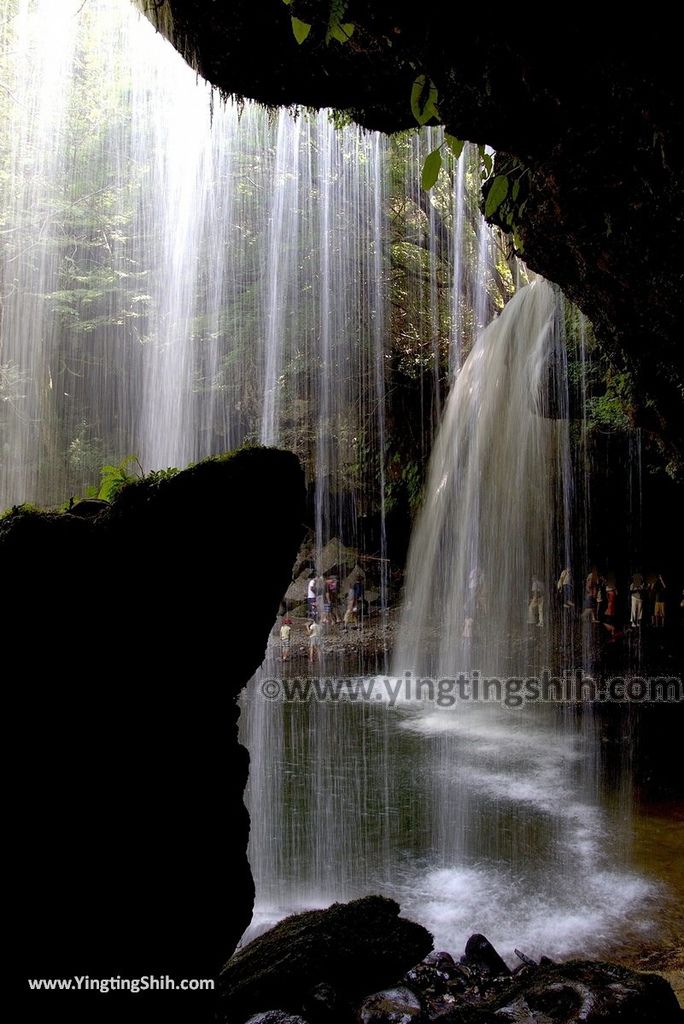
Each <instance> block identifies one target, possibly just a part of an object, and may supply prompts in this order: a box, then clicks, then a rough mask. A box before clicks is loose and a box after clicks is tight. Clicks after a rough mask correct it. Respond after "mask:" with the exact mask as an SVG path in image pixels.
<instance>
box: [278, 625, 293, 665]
mask: <svg viewBox="0 0 684 1024" xmlns="http://www.w3.org/2000/svg"><path fill="white" fill-rule="evenodd" d="M291 632H292V619H287V618H286V619H283V623H282V625H281V627H280V656H281V658H282V660H283V661H287V660H288V658H289V657H290V633H291Z"/></svg>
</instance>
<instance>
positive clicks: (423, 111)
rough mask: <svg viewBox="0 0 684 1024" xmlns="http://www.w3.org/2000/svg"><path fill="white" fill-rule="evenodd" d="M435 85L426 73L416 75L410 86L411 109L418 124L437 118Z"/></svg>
mask: <svg viewBox="0 0 684 1024" xmlns="http://www.w3.org/2000/svg"><path fill="white" fill-rule="evenodd" d="M437 98H438V93H437V87H436V86H435V84H434V83H433V82H431V81H430V79H429V78H428V77H427V75H418V77H417V78H416V80H415V82H414V83H413V85H412V86H411V111H412V113H413V116H414V117H415V119H416V121H417V122H418V124H419V125H424V124H427V123H428V121H432V120H433V119H434V120H435V121H437V120H439V112H438V110H437Z"/></svg>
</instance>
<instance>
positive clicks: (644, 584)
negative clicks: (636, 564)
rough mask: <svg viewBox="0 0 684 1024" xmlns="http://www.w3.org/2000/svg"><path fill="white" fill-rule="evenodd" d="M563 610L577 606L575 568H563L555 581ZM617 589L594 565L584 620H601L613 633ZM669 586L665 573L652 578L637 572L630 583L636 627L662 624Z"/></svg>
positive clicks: (588, 579)
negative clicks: (573, 577)
mask: <svg viewBox="0 0 684 1024" xmlns="http://www.w3.org/2000/svg"><path fill="white" fill-rule="evenodd" d="M556 588H557V591H558V595H559V597H560V599H561V601H562V605H563V608H564V610H566V611H572V610H574V608H575V601H574V596H573V594H574V592H573V580H572V572H571V570H570V568H569V566H566V568H565V569H563V571H562V573H561V575H560V577H559V579H558V582H557V584H556ZM617 598H618V589H617V586H616V584H615V581H614V580H609V579H606V577H605V576H603V575H602V574H601V573H599V572H598V570H597V569H596V568H592V569H591V571H590V572H589V574H588V576H587V577H586V579H585V581H584V593H583V596H582V612H581V617H582V619H583V620H584V621H588V622H598V623H601V624H602V625H603V626H605V627H606V628H607V629H608V631H609V632H611V633H614V632H615V631H616V629H617V628H618V625H619V611H618V604H617ZM666 602H667V586H666V584H665V580H664V579H663V577H662V575H660V574H658V575H657V576H654V577H652V578H651V579H650V580H646V578H645V577H644V576H643V575H642V574H641V573H640V572H636V573H634V575H633V576H632V579H631V582H630V584H629V624H630V626H631V627H632V628H633V629H639V628H640V627H641V626H642V625H644V624H647V625H652V626H654V627H656V628H661V629H662V627H663V626H664V625H665V618H666Z"/></svg>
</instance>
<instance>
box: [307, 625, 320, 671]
mask: <svg viewBox="0 0 684 1024" xmlns="http://www.w3.org/2000/svg"><path fill="white" fill-rule="evenodd" d="M308 629H309V664H310V665H312V664H313V662H314V660H317V661H319V662H320V660H321V648H322V645H323V627H322V625H321V624H320V622H316V620H315V619H314V620H313V622H310V623H309V626H308Z"/></svg>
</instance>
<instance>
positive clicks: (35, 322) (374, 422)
mask: <svg viewBox="0 0 684 1024" xmlns="http://www.w3.org/2000/svg"><path fill="white" fill-rule="evenodd" d="M53 25H54V31H53V30H52V27H53ZM2 32H3V40H4V42H5V43H6V52H7V53H8V55H9V57H8V61H9V65H8V66H9V68H10V70H11V76H10V78H9V80H8V81H7V85H6V88H7V90H8V91H7V92H6V93H5V92H3V103H5V104H6V106H7V111H8V114H9V115H10V116H11V118H12V131H11V133H10V138H11V139H12V143H13V145H12V152H11V153H10V154H9V158H8V161H7V174H6V175H5V176H3V178H2V180H1V183H0V188H2V189H3V195H2V198H3V209H4V210H5V211H6V212H5V215H4V217H3V229H4V230H3V235H2V236H0V238H2V249H1V250H0V267H1V273H2V279H1V280H2V353H1V360H0V361H1V363H2V368H3V369H2V387H3V398H5V399H6V401H4V402H3V408H2V415H3V450H2V468H1V478H0V505H1V506H2V507H5V506H7V505H9V504H13V503H17V502H21V501H27V500H29V501H38V502H58V501H63V500H65V499H67V498H68V497H69V496H70V495H73V494H79V493H81V494H82V493H83V492H84V490H85V488H86V487H87V486H89V485H91V484H93V483H96V482H97V479H98V472H99V468H100V467H101V466H102V465H103V464H104V463H107V462H110V463H119V462H120V461H121V460H122V459H123V458H125V457H126V456H127V455H129V454H133V455H135V456H137V458H138V459H139V461H140V463H141V465H142V467H143V469H144V470H145V471H149V470H153V469H159V468H165V467H167V466H181V467H182V466H184V465H185V464H187V462H188V461H190V460H195V459H198V458H201V457H203V456H206V455H210V454H213V453H216V452H220V451H225V450H228V449H230V448H233V447H235V446H236V445H238V444H240V443H241V442H242V441H244V440H261V441H262V442H264V443H269V444H280V445H282V446H284V447H287V448H291V449H292V450H294V451H295V452H296V453H297V454H298V455H299V456H300V458H301V459H302V461H303V463H304V466H305V469H306V472H307V477H308V480H309V482H310V484H311V487H312V491H313V493H314V494H315V509H316V542H317V546H318V548H319V549H320V547H321V546H322V545H324V544H325V543H327V541H328V540H329V539H330V537H333V536H337V535H342V536H343V537H344V539H345V542H346V543H355V542H357V541H360V540H362V537H361V533H360V532H359V529H358V524H359V522H360V517H362V516H369V515H370V516H374V517H375V519H376V520H377V519H380V527H379V529H376V530H375V533H374V536H376V537H378V539H377V540H376V541H375V542H374V543H376V544H377V549H376V550H375V552H374V553H375V554H378V555H379V556H381V557H382V556H384V553H385V551H384V546H385V541H384V525H383V524H382V516H383V513H384V500H385V496H384V487H385V477H384V448H385V444H386V434H385V425H384V424H385V372H386V360H385V352H386V350H387V348H388V336H387V328H388V319H387V315H386V308H387V304H388V296H387V288H388V280H387V276H386V274H385V272H384V269H383V268H384V265H385V262H386V258H387V245H388V242H387V236H388V232H387V225H386V211H385V208H384V200H383V196H384V194H385V190H384V184H383V182H384V178H385V175H386V169H385V162H386V159H387V141H386V140H385V139H383V138H382V137H381V136H379V135H371V134H368V133H364V132H362V131H361V130H360V129H358V128H356V127H348V128H346V129H344V130H338V129H336V128H335V127H334V126H333V124H332V123H331V120H330V118H329V116H328V114H327V113H326V112H322V113H320V114H318V115H311V114H307V113H300V114H297V113H293V112H290V111H281V112H280V113H279V114H278V115H275V116H274V115H270V114H268V113H267V112H265V111H263V110H261V109H259V108H258V107H256V106H254V105H252V104H245V105H244V107H242V108H238V107H237V106H236V105H234V104H230V103H229V104H226V105H224V104H223V103H221V102H219V101H218V100H215V101H214V102H213V103H212V97H211V93H210V91H209V89H208V88H207V87H206V85H204V84H203V83H202V82H201V81H197V79H196V76H195V75H194V73H193V72H192V71H191V70H190V69H189V68H188V67H187V66H186V65H185V63H184V62H183V61H182V59H181V58H180V57H179V55H178V54H177V53H176V52H175V51H174V50H173V48H172V47H171V46H170V45H169V44H168V43H166V42H165V41H164V40H163V39H162V38H161V37H160V36H158V35H157V34H155V32H154V30H153V29H152V27H151V26H150V25H149V24H148V22H147V21H146V20H145V19H143V18H140V17H139V16H138V15H137V14H136V13H135V11H134V10H133V9H132V8H131V6H130V5H129V4H128V3H127V2H125V0H92V2H90V3H88V4H86V5H83V4H81V3H78V2H77V0H10V2H9V3H8V4H7V5H6V12H5V14H4V15H3V21H2ZM4 85H5V82H4V81H3V86H4ZM212 107H213V117H212ZM380 564H381V565H384V563H380ZM383 572H386V570H385V569H383ZM386 589H387V588H386V581H385V583H384V584H381V591H382V596H383V598H384V597H385V596H386Z"/></svg>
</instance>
